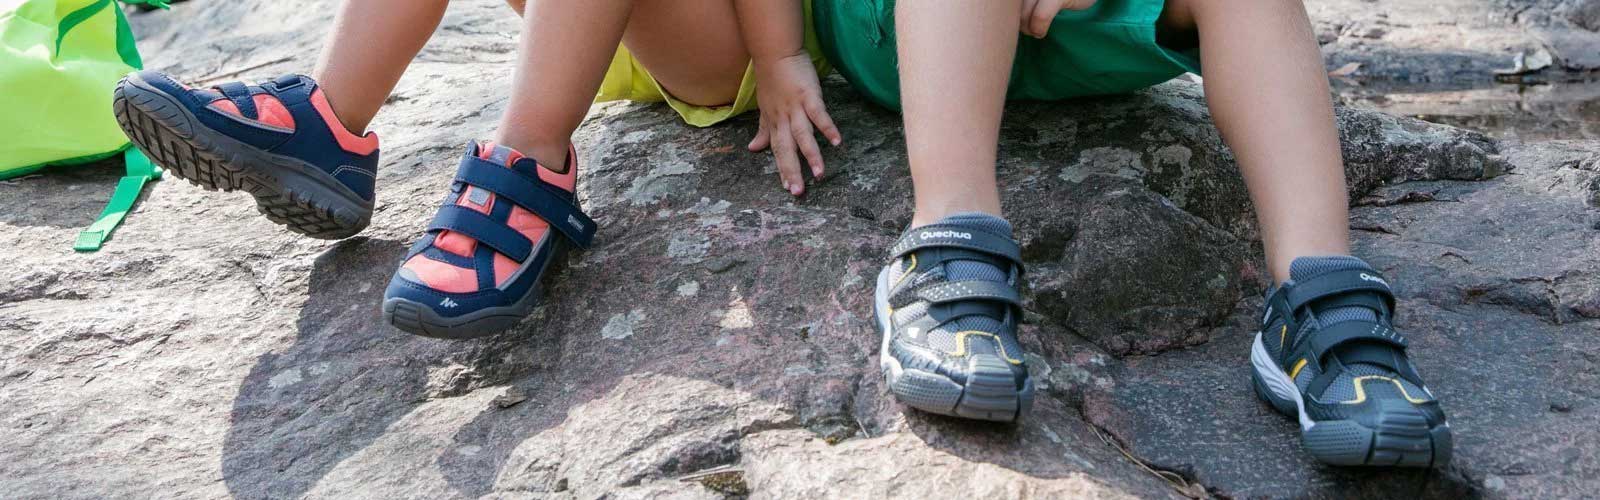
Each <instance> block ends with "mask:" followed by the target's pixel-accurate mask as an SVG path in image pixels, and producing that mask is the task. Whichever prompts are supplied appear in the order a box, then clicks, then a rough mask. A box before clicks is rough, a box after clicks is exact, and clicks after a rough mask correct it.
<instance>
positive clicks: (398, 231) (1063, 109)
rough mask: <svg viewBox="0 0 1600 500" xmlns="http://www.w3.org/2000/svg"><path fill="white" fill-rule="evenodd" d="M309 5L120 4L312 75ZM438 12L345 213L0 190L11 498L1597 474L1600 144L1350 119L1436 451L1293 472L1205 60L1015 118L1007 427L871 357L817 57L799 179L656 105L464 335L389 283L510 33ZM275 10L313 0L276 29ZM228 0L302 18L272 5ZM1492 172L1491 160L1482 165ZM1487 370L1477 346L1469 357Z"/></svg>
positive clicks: (607, 109) (1554, 480)
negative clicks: (1017, 306) (800, 194)
mask: <svg viewBox="0 0 1600 500" xmlns="http://www.w3.org/2000/svg"><path fill="white" fill-rule="evenodd" d="M313 5H320V4H316V3H314V2H310V1H309V0H292V1H281V2H197V3H192V4H187V5H183V6H182V7H181V8H179V9H177V10H174V11H172V12H165V13H153V14H147V15H137V16H134V22H135V28H136V30H137V31H138V32H139V33H140V34H141V36H142V37H143V38H142V41H141V43H142V44H143V47H144V49H145V51H146V52H147V53H148V54H150V56H149V59H150V62H151V66H152V67H157V68H163V69H168V70H172V71H175V72H178V73H181V74H186V75H194V76H195V77H196V80H206V79H207V78H211V79H222V78H233V77H234V76H233V75H235V74H237V75H240V76H243V77H246V78H254V77H264V76H270V75H273V74H276V73H279V72H284V71H303V70H305V69H306V64H308V62H306V61H305V59H304V58H303V57H301V55H302V54H307V53H311V52H314V50H315V47H316V45H317V44H318V40H319V37H320V36H321V33H322V30H323V29H324V25H325V24H326V19H325V17H324V16H325V15H314V16H305V15H304V14H305V13H306V12H320V11H321V10H322V9H319V8H315V7H313ZM503 9H504V7H503V6H502V5H500V4H499V3H498V2H493V1H488V0H485V1H457V2H455V5H453V6H452V10H451V12H450V14H449V16H448V17H447V19H446V21H445V23H444V25H443V26H442V27H441V28H440V34H439V36H438V37H436V40H435V41H434V42H433V44H431V45H430V46H429V48H428V49H427V50H425V51H424V53H423V55H422V56H421V57H420V59H419V61H418V62H417V63H416V64H415V65H414V66H413V67H412V69H411V71H410V73H408V74H407V77H406V79H405V80H404V81H402V83H401V86H400V89H399V91H398V92H397V94H396V96H395V97H393V98H391V99H390V103H391V105H390V106H389V108H387V109H386V110H385V111H384V112H383V113H382V114H381V115H380V116H379V118H378V123H377V125H376V128H377V129H378V130H379V131H380V133H383V134H384V148H385V149H384V155H385V161H384V166H383V168H382V170H381V172H380V179H379V186H380V187H379V195H378V197H379V201H378V212H377V214H376V216H375V217H374V220H373V224H372V227H371V228H370V229H368V230H367V231H366V232H365V233H363V235H362V236H360V237H357V238H352V239H350V240H346V241H342V242H338V243H327V242H320V241H312V240H307V239H303V238H297V237H295V236H293V235H291V234H289V233H286V232H284V231H281V230H280V229H278V228H277V227H275V226H273V225H272V224H270V223H269V222H267V221H266V220H264V219H262V218H260V217H257V216H256V215H255V213H254V211H253V209H252V205H251V204H250V203H249V202H248V201H247V200H246V198H245V197H244V195H241V194H224V193H210V192H204V191H201V190H198V189H195V188H193V187H192V186H189V185H185V184H183V183H180V182H175V181H171V180H169V181H165V182H160V183H157V184H156V185H155V187H154V188H153V189H152V190H151V192H150V193H149V195H148V196H147V197H146V199H145V200H144V201H143V202H142V203H141V204H140V205H139V207H138V209H137V210H136V212H135V213H134V214H132V216H131V217H130V219H129V222H128V223H127V225H126V226H124V227H123V228H122V229H120V230H119V231H118V232H117V235H116V238H115V239H114V240H112V241H111V242H110V244H109V245H108V246H107V248H106V249H105V250H103V251H101V252H99V253H94V254H75V253H73V252H72V251H71V250H70V249H69V246H70V241H71V240H72V238H73V235H74V234H75V232H76V230H77V228H78V227H81V226H83V225H86V224H87V223H88V222H90V221H91V220H92V217H93V216H94V214H95V213H97V211H98V209H99V207H100V205H101V204H102V203H103V202H104V200H105V198H106V197H107V195H108V193H109V190H110V185H111V184H113V183H114V182H115V179H116V177H117V176H118V175H119V172H117V171H116V167H115V166H106V167H103V168H85V169H78V170H73V171H67V172H62V173H58V174H51V175H47V176H35V177H30V178H27V179H23V180H19V181H12V182H6V183H0V206H5V207H7V209H6V210H4V211H0V227H3V228H4V230H3V231H0V244H4V245H6V246H7V248H10V249H11V250H10V251H9V252H8V254H7V255H8V257H9V258H7V259H4V260H0V274H4V275H6V276H11V277H12V278H11V279H9V280H6V281H4V282H0V403H3V404H4V405H5V407H6V408H7V411H5V412H0V441H3V442H5V443H6V446H4V447H0V491H5V492H6V494H5V496H7V497H15V498H46V497H49V498H59V497H68V498H97V497H129V496H132V497H177V498H196V497H205V498H209V497H222V496H230V495H231V496H236V497H241V498H283V497H297V496H313V497H354V498H385V497H389V498H393V497H406V498H409V497H484V496H486V497H491V498H520V497H577V498H593V497H599V496H609V497H613V498H646V497H649V498H658V497H671V498H720V497H725V496H743V495H750V496H754V497H764V498H768V497H777V498H789V497H827V496H842V497H868V496H907V497H923V496H936V495H948V494H951V493H955V492H962V493H971V494H973V495H980V494H981V495H998V496H1006V497H1023V496H1033V497H1041V498H1056V497H1063V496H1094V497H1155V498H1161V497H1181V496H1183V495H1185V494H1188V495H1195V496H1205V495H1217V496H1231V497H1285V496H1317V497H1323V496H1387V497H1422V498H1457V497H1461V496H1482V497H1490V498H1498V497H1561V496H1581V495H1583V494H1585V493H1589V492H1593V491H1597V490H1600V479H1597V478H1600V457H1597V456H1596V452H1595V450H1596V449H1600V433H1597V431H1596V429H1597V428H1600V427H1597V426H1596V424H1597V423H1600V422H1597V420H1600V405H1597V402H1600V390H1597V388H1600V381H1597V380H1596V379H1597V378H1600V348H1597V347H1596V344H1595V343H1594V342H1592V341H1591V339H1592V338H1593V337H1594V336H1595V335H1596V334H1597V332H1596V326H1597V325H1600V323H1597V322H1596V321H1595V318H1600V278H1597V276H1600V274H1597V270H1600V253H1597V252H1596V250H1597V243H1600V242H1597V238H1596V234H1597V233H1596V230H1595V227H1596V225H1597V221H1600V217H1597V215H1596V212H1595V211H1594V209H1593V208H1591V206H1590V205H1589V204H1588V201H1589V200H1593V199H1595V197H1596V188H1594V187H1593V186H1596V185H1597V183H1596V179H1597V178H1600V166H1597V165H1600V143H1596V142H1565V143H1547V144H1518V143H1507V144H1498V143H1496V142H1494V141H1491V140H1489V139H1487V138H1485V137H1483V136H1481V135H1478V134H1475V133H1471V132H1465V131H1462V130H1459V129H1453V128H1448V127H1443V126H1437V125H1430V124H1426V123H1423V122H1418V121H1415V120H1410V119H1403V118H1394V117H1390V116H1387V115H1382V114H1377V113H1372V112H1363V111H1355V110H1348V109H1347V110H1341V111H1340V113H1339V123H1340V128H1341V131H1342V132H1341V133H1342V135H1343V139H1344V144H1345V156H1346V159H1347V161H1348V164H1349V165H1348V166H1349V171H1348V174H1349V177H1350V179H1351V181H1352V183H1351V191H1352V194H1353V195H1354V197H1353V199H1356V200H1359V205H1360V206H1359V207H1358V208H1357V209H1356V211H1355V213H1354V223H1355V226H1356V228H1357V229H1358V231H1357V232H1356V235H1357V248H1358V252H1359V254H1360V255H1363V256H1366V257H1368V258H1369V259H1370V260H1372V262H1373V263H1374V264H1375V265H1377V266H1379V267H1380V268H1382V269H1383V270H1384V271H1385V272H1386V273H1388V274H1389V275H1390V276H1392V277H1393V278H1395V279H1396V281H1397V282H1398V283H1399V287H1400V288H1399V291H1400V295H1401V302H1402V304H1403V309H1402V314H1401V323H1400V326H1402V327H1403V328H1404V329H1406V330H1407V331H1408V332H1410V334H1411V335H1412V336H1413V338H1414V339H1415V340H1414V341H1415V348H1414V349H1415V351H1416V356H1415V359H1416V360H1417V362H1418V365H1419V366H1420V368H1421V369H1422V371H1423V372H1424V374H1425V375H1427V376H1428V377H1429V380H1430V381H1431V382H1432V387H1433V389H1434V390H1435V391H1436V392H1438V393H1440V395H1441V396H1442V397H1444V398H1445V399H1446V401H1447V403H1448V405H1449V407H1448V408H1449V409H1450V411H1451V416H1452V422H1453V423H1454V427H1455V429H1456V432H1457V436H1458V437H1457V442H1458V450H1457V455H1456V460H1455V461H1454V463H1452V464H1451V465H1450V466H1449V467H1448V468H1446V469H1443V470H1439V471H1401V472H1383V471H1377V472H1374V471H1343V470H1337V469H1332V468H1327V467H1322V466H1319V465H1316V464H1314V463H1312V462H1311V461H1310V460H1309V458H1308V457H1307V456H1306V455H1305V454H1304V453H1303V452H1301V450H1300V449H1299V447H1298V436H1297V433H1296V431H1295V426H1294V424H1292V423H1291V422H1290V421H1289V420H1288V419H1285V418H1283V417H1281V416H1279V415H1277V414H1274V413H1272V412H1271V411H1270V409H1269V408H1268V407H1267V406H1265V405H1263V404H1261V403H1259V402H1257V401H1255V400H1254V396H1253V395H1252V394H1251V393H1250V389H1249V386H1248V382H1247V380H1248V379H1247V377H1248V372H1247V368H1246V367H1247V363H1246V361H1245V359H1246V354H1245V353H1246V346H1247V344H1248V342H1249V339H1250V337H1249V335H1250V330H1251V329H1252V328H1253V325H1251V324H1250V321H1251V319H1252V318H1253V317H1254V316H1255V315H1257V314H1258V313H1259V307H1260V305H1259V302H1260V300H1259V298H1258V297H1259V293H1260V291H1261V289H1262V286H1263V283H1264V281H1265V276H1264V272H1263V270H1262V267H1261V264H1260V256H1259V248H1258V244H1257V243H1254V241H1255V239H1254V235H1255V229H1254V224H1253V222H1252V217H1253V214H1252V212H1251V210H1250V208H1249V206H1248V198H1247V196H1246V193H1245V192H1244V187H1243V183H1242V182H1241V181H1240V180H1239V179H1238V176H1237V172H1236V169H1235V167H1234V166H1233V160H1232V157H1231V155H1230V153H1229V152H1228V151H1227V150H1226V148H1224V147H1223V146H1222V144H1221V141H1220V139H1219V138H1218V136H1217V134H1216V131H1215V129H1214V128H1213V127H1212V126H1211V125H1210V122H1209V116H1208V114H1207V113H1206V111H1205V107H1204V102H1203V99H1202V97H1201V95H1200V93H1199V91H1198V88H1196V87H1195V86H1194V85H1192V84H1186V83H1171V84H1167V85H1164V86H1161V87H1158V88H1156V89H1152V90H1150V91H1147V92H1144V93H1141V94H1139V95H1134V96H1127V97H1119V98H1111V99H1098V100H1093V101H1074V102H1066V103H1056V104H1042V105H1041V104H1029V105H1018V106H1014V107H1013V108H1012V109H1011V110H1010V113H1011V114H1010V119H1009V120H1008V122H1007V124H1006V127H1005V130H1004V131H1003V137H1004V139H1003V144H1002V158H1003V159H1002V165H1001V177H1002V182H1003V185H1004V186H1005V191H1004V193H1003V196H1004V197H1005V203H1006V206H1007V209H1008V211H1009V212H1010V216H1011V218H1012V220H1013V221H1014V222H1015V223H1016V224H1017V226H1018V227H1019V230H1020V234H1019V235H1020V237H1021V239H1022V240H1023V244H1024V253H1025V258H1026V260H1027V261H1028V263H1029V265H1030V270H1029V275H1030V280H1031V282H1032V290H1031V293H1030V297H1029V304H1030V305H1029V311H1028V315H1027V316H1028V318H1027V319H1028V323H1029V324H1027V325H1024V331H1023V340H1024V342H1025V343H1026V344H1027V345H1028V348H1029V349H1030V351H1031V352H1033V353H1035V355H1034V356H1033V357H1032V358H1031V359H1030V362H1031V363H1032V365H1033V366H1034V369H1035V370H1036V371H1037V376H1038V377H1040V381H1041V382H1042V388H1043V392H1042V394H1041V396H1040V397H1039V398H1038V401H1037V403H1036V405H1035V408H1034V412H1033V414H1032V415H1030V416H1029V418H1028V419H1026V420H1025V421H1024V422H1023V423H1022V424H1020V425H1017V426H1014V427H1012V426H994V425H987V424H979V423H971V422H964V421H958V420H953V419H947V418H940V417H932V416H927V415H922V414H917V413H912V412H909V410H906V409H904V408H903V407H901V406H899V405H897V404H895V403H894V402H893V401H892V399H890V398H888V397H887V396H886V393H885V392H884V390H883V389H882V388H881V387H880V381H879V377H878V375H877V373H876V369H875V366H876V362H875V359H874V358H875V356H876V354H875V351H876V349H875V348H876V344H877V336H876V332H875V331H874V327H873V325H872V322H871V317H870V315H871V310H870V304H869V300H868V296H869V295H868V294H869V293H870V290H871V277H872V276H873V273H874V272H875V271H876V270H877V269H878V266H880V265H881V263H882V259H883V255H882V251H883V249H884V248H885V247H886V246H887V245H888V244H889V243H890V242H891V241H892V240H893V239H894V238H895V236H896V235H897V233H898V231H899V228H901V227H903V225H904V224H905V223H906V222H907V221H908V220H909V216H910V210H911V205H910V197H909V178H908V175H907V172H906V171H905V169H904V168H903V165H904V162H905V158H904V154H903V152H902V148H903V145H902V142H901V137H900V133H899V131H898V127H897V126H896V124H897V121H898V118H897V117H896V116H894V115H892V114H890V113H888V112H885V111H882V110H879V109H875V108H872V107H870V106H867V105H865V104H864V103H863V102H862V101H860V100H859V99H858V98H856V97H855V96H853V95H852V94H851V92H850V91H849V90H848V88H847V87H845V86H844V85H842V84H841V83H840V82H838V81H837V80H833V81H830V82H829V83H828V88H827V91H828V94H829V103H830V109H831V110H832V111H833V114H834V118H835V120H836V121H837V122H839V123H840V124H841V126H842V127H844V133H845V136H846V143H845V145H844V146H842V147H840V148H834V149H829V150H828V151H827V153H826V154H827V155H828V156H827V158H828V161H829V169H830V172H829V173H828V174H827V175H826V176H825V177H824V178H823V179H820V180H819V181H818V182H816V183H815V185H814V186H813V187H812V191H811V193H810V194H809V195H808V196H807V197H806V198H803V199H798V200H796V199H793V198H791V197H789V196H787V195H786V194H784V193H783V192H782V190H781V189H778V188H777V180H776V178H775V175H774V174H773V171H772V170H771V167H770V166H768V160H767V158H766V157H763V156H758V155H751V154H748V153H745V152H744V151H743V150H742V148H741V147H740V146H742V145H743V144H744V141H745V140H747V139H748V137H749V136H750V134H751V133H752V132H753V131H754V128H755V123H754V120H753V119H752V118H751V117H746V118H744V119H741V120H738V121H735V122H734V123H732V124H729V125H726V126H720V127H715V128H711V129H706V130H694V129H689V128H686V127H683V126H682V125H680V124H679V123H677V119H676V118H675V117H674V116H673V115H672V114H671V113H670V111H668V110H666V109H665V108H664V107H661V106H645V105H633V104H620V105H606V106H601V107H598V108H597V109H596V111H595V112H594V113H592V115H591V117H590V119H589V120H588V122H586V123H585V125H584V126H583V127H582V128H581V130H580V132H579V137H578V138H577V139H578V143H579V151H580V154H581V155H582V159H583V161H584V167H583V169H584V174H583V180H582V181H581V182H580V184H579V191H580V196H581V197H582V198H583V200H584V204H585V205H586V207H588V209H589V210H590V212H591V213H592V214H594V215H595V216H596V217H597V219H598V220H599V221H600V223H601V224H602V227H603V229H602V231H601V233H600V239H599V242H598V244H597V246H596V248H595V249H594V250H592V251H590V252H587V253H584V254H580V255H577V256H575V257H573V258H572V259H570V262H569V263H568V266H567V268H566V269H565V270H563V271H561V272H559V273H557V274H556V275H555V276H554V277H555V279H554V280H552V282H550V284H549V285H550V286H549V293H550V295H551V296H552V297H554V299H553V300H551V301H550V303H549V304H548V305H546V306H543V307H541V308H540V309H539V310H538V311H537V312H536V313H535V314H534V315H533V316H532V317H530V318H529V319H528V320H527V321H526V322H524V323H523V324H522V325H521V326H520V327H519V328H518V329H516V330H515V331H513V332H511V333H508V334H505V335H501V336H497V337H493V338H489V339H484V340H480V341H470V342H446V341H438V340H430V339H423V338H417V337H411V336H408V335H405V334H402V333H399V332H397V331H395V330H393V329H391V328H389V327H387V326H386V325H384V324H383V323H382V322H381V316H380V314H379V310H378V306H377V303H378V299H379V298H380V296H381V295H382V289H383V286H384V284H385V282H386V281H387V279H388V276H389V273H390V272H392V270H393V267H394V266H395V265H396V264H397V261H398V259H399V258H400V256H401V255H402V253H403V252H404V249H405V247H406V245H407V244H408V243H409V242H410V241H411V240H413V239H414V238H415V237H416V236H417V235H418V233H419V231H420V229H421V228H422V227H423V226H424V225H425V222H426V220H428V218H429V217H431V215H432V212H433V210H434V208H435V205H434V203H435V200H436V198H437V196H436V194H437V192H438V190H439V189H441V187H442V186H444V185H445V183H446V182H447V181H448V179H449V176H450V175H451V173H452V169H453V166H454V163H455V156H456V155H457V154H458V153H459V151H458V148H459V145H460V144H461V143H463V142H464V141H465V140H467V139H469V138H475V137H482V136H486V135H488V134H489V133H490V132H491V130H492V127H493V124H494V122H495V117H496V116H498V114H499V113H500V111H501V110H502V109H504V103H505V97H504V92H503V89H504V88H505V86H506V81H507V79H508V78H509V66H508V60H509V58H510V57H511V55H510V54H511V51H512V50H513V48H514V45H515V34H514V33H515V25H514V23H513V22H512V21H511V20H510V19H509V18H508V16H507V15H506V14H505V13H504V11H503ZM291 13H295V14H296V15H289V14H291ZM245 15H250V16H256V17H257V18H270V19H287V20H289V21H287V22H286V23H284V24H279V25H274V26H271V27H263V26H259V25H243V24H241V22H242V21H241V19H243V18H244V16H245ZM1508 172H1509V173H1510V175H1502V174H1506V173H1508ZM1491 353H1492V355H1486V354H1491Z"/></svg>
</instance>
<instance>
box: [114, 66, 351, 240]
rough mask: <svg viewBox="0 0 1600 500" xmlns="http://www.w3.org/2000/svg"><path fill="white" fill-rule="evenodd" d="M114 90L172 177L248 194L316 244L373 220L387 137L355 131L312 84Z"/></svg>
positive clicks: (140, 137)
mask: <svg viewBox="0 0 1600 500" xmlns="http://www.w3.org/2000/svg"><path fill="white" fill-rule="evenodd" d="M115 92H116V93H115V96H114V100H113V103H112V107H113V109H114V110H115V112H116V116H117V123H118V124H120V125H121V126H122V130H123V131H124V132H126V133H127V134H128V138H129V139H130V140H132V141H133V143H134V145H136V146H138V147H139V149H140V150H142V151H144V153H145V155H146V156H149V157H150V158H151V159H153V160H155V162H156V163H157V164H159V165H161V166H162V167H164V168H166V170H167V172H168V173H171V174H172V175H176V176H178V177H180V178H183V179H188V180H189V182H192V183H195V184H197V185H199V186H201V187H204V188H206V189H221V190H223V191H233V190H235V189H239V190H244V191H246V192H248V193H250V195H251V196H254V197H255V199H256V208H257V209H258V210H260V211H261V213H262V214H264V215H266V216H267V218H268V219H271V220H272V221H273V222H276V223H278V224H282V225H284V226H286V227H288V228H289V230H290V231H294V232H297V233H301V234H304V235H307V236H311V237H313V238H322V239H338V238H345V237H348V236H351V235H354V234H356V233H358V232H361V230H362V229H364V228H366V227H367V223H368V221H370V220H371V219H372V199H373V181H374V178H375V177H376V175H377V168H378V136H377V135H376V134H372V133H367V134H365V135H356V134H353V133H350V131H349V130H346V129H345V127H344V125H343V124H341V123H340V122H339V120H338V118H337V117H335V116H334V115H333V108H332V107H330V106H329V105H328V99H327V98H326V97H324V96H323V95H322V90H321V89H319V88H317V82H315V81H312V80H311V78H310V77H307V76H303V75H284V76H281V77H278V78H276V79H274V80H272V81H269V82H263V83H261V84H260V85H245V84H243V83H239V82H228V83H222V84H218V85H216V86H214V87H211V88H207V89H194V88H189V87H188V86H185V85H183V84H181V83H178V82H177V81H176V80H173V79H172V78H171V77H169V76H167V75H165V74H162V73H160V72H156V71H140V72H138V73H133V74H130V75H128V76H127V77H126V78H123V79H122V81H121V82H119V83H117V88H116V91H115Z"/></svg>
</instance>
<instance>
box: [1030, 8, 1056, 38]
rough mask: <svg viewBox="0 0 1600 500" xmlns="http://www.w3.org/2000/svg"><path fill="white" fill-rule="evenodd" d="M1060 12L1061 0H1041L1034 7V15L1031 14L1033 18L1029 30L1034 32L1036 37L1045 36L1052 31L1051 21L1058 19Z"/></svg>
mask: <svg viewBox="0 0 1600 500" xmlns="http://www.w3.org/2000/svg"><path fill="white" fill-rule="evenodd" d="M1059 13H1061V2H1060V1H1059V0H1039V3H1038V4H1036V5H1034V7H1033V13H1032V15H1031V16H1029V17H1032V20H1031V21H1029V22H1028V30H1029V31H1031V32H1032V34H1033V36H1034V38H1044V36H1045V34H1047V33H1050V23H1051V22H1052V21H1055V20H1056V14H1059Z"/></svg>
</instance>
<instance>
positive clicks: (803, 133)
mask: <svg viewBox="0 0 1600 500" xmlns="http://www.w3.org/2000/svg"><path fill="white" fill-rule="evenodd" d="M791 120H792V121H790V122H789V132H790V133H791V134H794V142H795V144H797V145H799V146H800V154H801V155H802V156H804V157H805V160H806V164H807V165H809V166H810V167H811V175H812V176H813V177H822V150H821V149H819V148H818V147H817V135H816V134H815V133H813V132H812V131H811V122H810V121H807V118H806V115H803V114H800V113H795V114H794V115H792V118H791Z"/></svg>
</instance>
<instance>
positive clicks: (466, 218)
mask: <svg viewBox="0 0 1600 500" xmlns="http://www.w3.org/2000/svg"><path fill="white" fill-rule="evenodd" d="M428 230H429V231H435V230H448V231H454V232H458V233H461V234H464V235H467V236H469V237H471V238H472V239H474V240H478V243H482V244H485V245H488V246H489V248H493V249H494V250H495V251H496V252H500V253H503V254H505V255H506V257H510V258H511V260H515V261H517V262H523V261H526V260H528V255H529V254H532V253H533V242H532V241H529V240H528V237H526V236H523V235H522V233H519V232H517V231H516V230H515V229H511V227H510V226H507V225H506V224H505V223H503V222H498V221H495V220H494V219H491V218H489V216H487V215H484V214H482V213H480V212H478V211H476V210H473V209H470V208H467V207H463V206H461V205H446V206H444V207H441V208H440V209H439V214H438V215H435V216H434V217H433V222H430V223H428Z"/></svg>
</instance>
